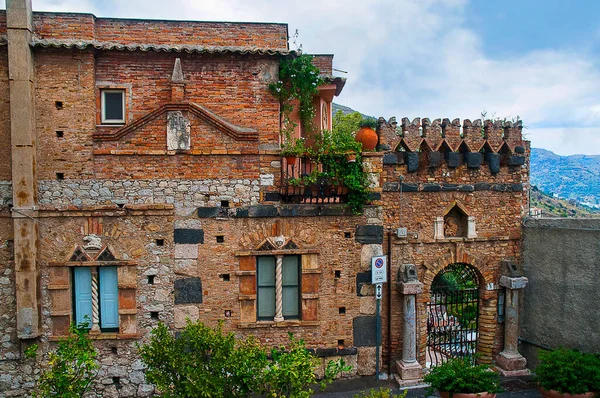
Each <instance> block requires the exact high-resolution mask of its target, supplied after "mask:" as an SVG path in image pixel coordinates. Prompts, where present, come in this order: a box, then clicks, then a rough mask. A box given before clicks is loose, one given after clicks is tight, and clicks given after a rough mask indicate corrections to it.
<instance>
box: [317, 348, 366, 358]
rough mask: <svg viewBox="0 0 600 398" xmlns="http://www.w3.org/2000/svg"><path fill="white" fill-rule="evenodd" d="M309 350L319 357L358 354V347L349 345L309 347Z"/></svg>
mask: <svg viewBox="0 0 600 398" xmlns="http://www.w3.org/2000/svg"><path fill="white" fill-rule="evenodd" d="M306 350H307V351H308V352H310V353H312V354H313V355H314V356H316V357H318V358H325V357H335V356H340V357H343V356H348V355H356V354H358V348H356V347H347V348H317V349H314V348H307V349H306Z"/></svg>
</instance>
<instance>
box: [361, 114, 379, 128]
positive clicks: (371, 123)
mask: <svg viewBox="0 0 600 398" xmlns="http://www.w3.org/2000/svg"><path fill="white" fill-rule="evenodd" d="M360 127H369V128H372V129H375V128H377V119H375V118H374V117H372V116H366V117H364V118H363V119H362V120H361V121H360Z"/></svg>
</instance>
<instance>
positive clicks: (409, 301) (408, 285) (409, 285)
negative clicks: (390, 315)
mask: <svg viewBox="0 0 600 398" xmlns="http://www.w3.org/2000/svg"><path fill="white" fill-rule="evenodd" d="M404 274H405V277H404V282H399V283H398V285H397V289H398V292H399V293H400V294H402V295H403V297H402V302H403V312H404V325H403V330H404V333H403V339H402V342H403V343H402V360H400V361H396V370H397V372H398V374H399V375H400V379H401V381H400V384H401V385H403V386H407V385H411V384H417V383H418V382H419V380H421V378H422V373H423V368H422V367H421V364H420V363H419V362H418V361H417V308H416V301H417V294H419V293H422V292H423V284H422V283H421V282H419V281H418V279H416V269H414V265H411V264H406V265H404ZM413 274H414V275H413Z"/></svg>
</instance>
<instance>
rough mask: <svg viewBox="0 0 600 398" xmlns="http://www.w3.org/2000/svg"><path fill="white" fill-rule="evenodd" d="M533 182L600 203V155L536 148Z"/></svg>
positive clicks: (569, 196)
mask: <svg viewBox="0 0 600 398" xmlns="http://www.w3.org/2000/svg"><path fill="white" fill-rule="evenodd" d="M531 184H532V185H535V186H537V187H538V188H539V189H540V190H541V191H543V192H546V193H548V194H558V196H559V197H561V198H564V199H573V200H576V201H578V202H586V203H591V204H600V155H594V156H589V155H571V156H559V155H556V154H554V153H553V152H550V151H547V150H545V149H541V148H533V149H532V150H531Z"/></svg>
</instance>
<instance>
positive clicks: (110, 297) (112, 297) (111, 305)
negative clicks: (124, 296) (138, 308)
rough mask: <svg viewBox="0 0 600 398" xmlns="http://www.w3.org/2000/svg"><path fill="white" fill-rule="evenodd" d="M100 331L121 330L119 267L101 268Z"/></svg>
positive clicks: (99, 269) (99, 270)
mask: <svg viewBox="0 0 600 398" xmlns="http://www.w3.org/2000/svg"><path fill="white" fill-rule="evenodd" d="M98 272H99V277H100V280H99V284H100V289H99V290H100V292H99V293H100V297H99V298H100V329H103V330H104V329H118V328H119V289H118V283H117V267H100V268H98Z"/></svg>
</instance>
